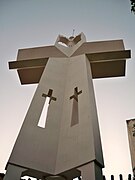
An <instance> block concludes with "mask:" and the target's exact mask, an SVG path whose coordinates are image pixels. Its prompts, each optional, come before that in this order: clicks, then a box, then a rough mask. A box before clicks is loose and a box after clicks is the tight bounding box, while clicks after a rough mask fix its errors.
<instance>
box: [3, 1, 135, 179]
mask: <svg viewBox="0 0 135 180" xmlns="http://www.w3.org/2000/svg"><path fill="white" fill-rule="evenodd" d="M73 29H75V34H76V35H77V34H79V33H80V32H84V34H85V35H86V38H87V41H102V40H111V39H123V40H124V44H125V48H126V49H131V50H132V58H131V59H130V60H127V66H126V77H119V78H107V79H98V80H94V88H95V96H96V102H97V109H98V116H99V124H100V130H101V138H102V146H103V153H104V161H105V169H104V174H105V175H106V176H107V177H108V176H109V175H111V174H114V175H116V177H117V176H118V174H120V173H122V174H124V175H126V174H128V173H131V160H130V153H129V146H128V137H127V129H126V120H127V119H132V118H134V117H135V15H133V14H131V12H130V1H129V0H0V86H1V88H0V171H1V172H2V171H3V170H4V168H5V165H6V163H7V160H8V158H9V156H10V153H11V151H12V148H13V145H14V142H15V140H16V137H17V134H18V133H19V130H20V128H21V125H22V122H23V120H24V117H25V114H26V112H27V109H28V107H29V104H30V101H31V99H32V97H33V94H34V92H35V89H36V87H37V85H24V86H21V85H20V82H19V78H18V76H17V72H16V71H15V70H11V71H9V69H8V61H11V60H15V59H16V55H17V50H18V49H19V48H27V47H35V46H45V45H53V44H54V43H55V40H56V38H57V36H58V34H63V35H65V36H71V34H72V31H73Z"/></svg>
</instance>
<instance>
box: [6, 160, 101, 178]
mask: <svg viewBox="0 0 135 180" xmlns="http://www.w3.org/2000/svg"><path fill="white" fill-rule="evenodd" d="M22 176H31V177H35V178H37V179H42V180H73V179H74V178H78V179H79V180H81V179H83V180H99V179H100V180H103V175H102V167H101V166H100V165H99V164H98V163H96V162H95V161H92V162H90V163H88V164H85V165H83V166H81V167H79V168H77V169H72V170H69V171H66V172H63V173H61V174H59V175H49V174H46V173H43V172H39V171H36V170H30V169H26V168H22V167H20V166H17V165H12V164H8V166H7V172H6V175H5V177H4V180H20V179H21V177H22Z"/></svg>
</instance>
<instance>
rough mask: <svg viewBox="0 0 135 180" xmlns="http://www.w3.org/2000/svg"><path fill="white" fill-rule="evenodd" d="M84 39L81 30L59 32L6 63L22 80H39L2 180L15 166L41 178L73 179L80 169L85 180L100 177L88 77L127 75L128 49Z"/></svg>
mask: <svg viewBox="0 0 135 180" xmlns="http://www.w3.org/2000/svg"><path fill="white" fill-rule="evenodd" d="M85 40H86V38H85V36H84V34H83V33H81V34H79V35H78V36H76V37H70V38H66V37H63V36H58V38H57V40H56V43H55V46H47V47H41V48H40V47H39V48H30V49H24V50H19V51H18V56H17V61H16V62H9V67H10V69H17V71H18V74H19V78H20V81H21V83H22V84H31V83H39V84H38V87H37V90H36V92H35V95H34V97H33V100H32V102H31V105H30V107H29V110H28V112H27V114H26V117H25V120H24V123H23V125H22V128H21V130H20V133H19V135H18V138H17V140H16V143H15V145H14V148H13V151H12V153H11V156H10V158H9V161H8V164H7V168H8V171H7V174H8V176H5V178H4V180H8V177H9V174H10V173H11V172H12V171H14V169H16V167H20V169H19V175H18V176H21V175H20V173H21V172H22V169H25V171H24V172H23V173H22V174H31V173H33V175H34V176H35V177H37V178H39V177H40V178H41V177H42V178H41V179H50V180H51V179H61V178H66V179H67V180H72V179H73V178H74V177H80V173H81V176H82V178H83V179H84V180H89V179H92V180H99V179H101V180H102V168H103V167H104V162H103V155H102V147H101V139H100V131H99V125H98V117H97V110H96V103H95V97H94V89H93V82H92V78H104V77H115V76H122V75H125V58H129V57H130V51H129V50H124V45H123V41H122V40H116V41H104V42H92V43H91V42H88V43H87V42H85ZM60 43H64V44H65V45H66V46H67V47H65V45H64V46H62V45H61V44H60ZM46 101H48V105H47V106H46V107H47V110H46V112H47V114H44V107H45V104H46ZM41 117H43V121H44V126H42V127H41V125H39V122H40V120H41ZM45 117H46V119H45ZM88 169H90V171H89V172H90V173H89V172H88ZM13 174H14V173H13ZM13 179H14V176H12V180H13Z"/></svg>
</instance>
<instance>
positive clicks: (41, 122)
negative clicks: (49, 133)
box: [38, 97, 50, 128]
mask: <svg viewBox="0 0 135 180" xmlns="http://www.w3.org/2000/svg"><path fill="white" fill-rule="evenodd" d="M49 101H50V97H46V99H45V104H44V107H43V109H42V113H41V115H40V119H39V122H38V127H41V128H45V126H46V119H47V114H48V109H49Z"/></svg>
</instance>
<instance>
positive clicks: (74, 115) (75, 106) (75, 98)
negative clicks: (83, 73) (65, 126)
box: [70, 87, 82, 126]
mask: <svg viewBox="0 0 135 180" xmlns="http://www.w3.org/2000/svg"><path fill="white" fill-rule="evenodd" d="M81 93H82V91H78V87H76V88H74V94H73V95H72V96H71V97H70V99H73V106H72V117H71V126H74V125H76V124H78V123H79V114H78V113H79V112H78V95H80V94H81Z"/></svg>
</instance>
